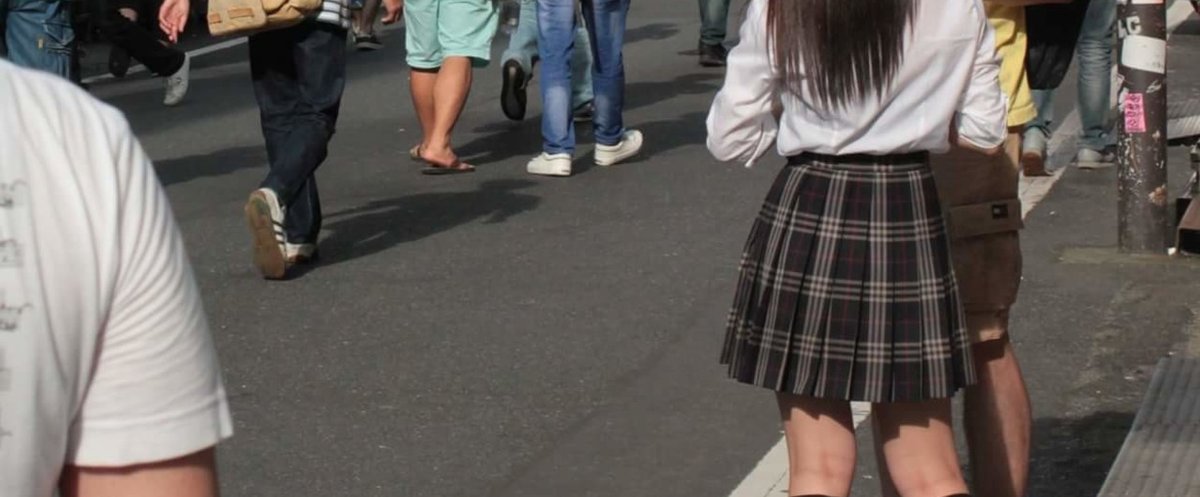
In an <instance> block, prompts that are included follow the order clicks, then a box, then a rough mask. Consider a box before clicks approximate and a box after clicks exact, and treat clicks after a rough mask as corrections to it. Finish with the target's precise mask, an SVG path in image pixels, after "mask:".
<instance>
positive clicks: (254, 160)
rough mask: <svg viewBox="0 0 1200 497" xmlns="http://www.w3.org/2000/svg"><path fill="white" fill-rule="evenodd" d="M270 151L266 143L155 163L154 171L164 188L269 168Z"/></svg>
mask: <svg viewBox="0 0 1200 497" xmlns="http://www.w3.org/2000/svg"><path fill="white" fill-rule="evenodd" d="M266 163H267V152H266V148H265V147H264V146H263V145H262V144H255V145H246V146H242V147H233V148H227V149H223V150H218V151H216V152H211V153H207V154H197V155H189V156H186V157H178V158H174V159H165V160H156V161H154V170H155V171H156V172H158V180H159V181H160V182H162V184H163V186H169V185H174V184H177V183H186V182H188V181H191V180H194V179H196V178H204V177H209V176H222V175H226V174H229V173H232V172H235V171H238V170H241V169H245V168H250V167H258V166H263V165H266Z"/></svg>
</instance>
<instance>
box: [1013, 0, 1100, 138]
mask: <svg viewBox="0 0 1200 497" xmlns="http://www.w3.org/2000/svg"><path fill="white" fill-rule="evenodd" d="M1116 20H1117V3H1116V0H1091V2H1090V3H1089V5H1088V10H1087V13H1086V14H1085V15H1084V18H1083V27H1082V29H1081V30H1080V32H1079V43H1078V44H1077V45H1076V46H1075V54H1076V60H1077V64H1078V69H1079V121H1080V124H1081V127H1082V128H1083V136H1082V137H1081V139H1080V142H1079V147H1080V148H1086V149H1090V150H1096V151H1101V150H1104V148H1105V147H1106V146H1108V145H1109V144H1110V142H1111V141H1112V140H1111V138H1110V136H1109V132H1108V131H1109V129H1108V123H1107V118H1108V110H1109V106H1110V103H1111V102H1109V92H1110V91H1111V87H1112V79H1111V77H1112V64H1113V63H1112V56H1113V53H1112V51H1113V43H1115V42H1114V41H1113V29H1114V27H1115V26H1116ZM1033 102H1034V104H1035V105H1037V108H1038V115H1037V118H1035V119H1034V120H1033V121H1032V122H1030V123H1029V124H1027V125H1026V126H1025V139H1026V140H1027V141H1029V142H1031V143H1039V141H1040V143H1045V142H1047V141H1049V139H1050V126H1051V124H1053V122H1054V91H1053V90H1034V91H1033Z"/></svg>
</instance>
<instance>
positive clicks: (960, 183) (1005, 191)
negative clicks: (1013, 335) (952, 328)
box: [931, 133, 1024, 342]
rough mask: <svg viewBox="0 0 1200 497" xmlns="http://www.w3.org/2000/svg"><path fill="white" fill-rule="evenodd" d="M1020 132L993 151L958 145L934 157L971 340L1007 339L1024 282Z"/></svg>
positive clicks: (935, 173) (1011, 135)
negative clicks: (1011, 312)
mask: <svg viewBox="0 0 1200 497" xmlns="http://www.w3.org/2000/svg"><path fill="white" fill-rule="evenodd" d="M1020 143H1021V137H1020V134H1019V133H1009V136H1008V140H1007V141H1006V142H1005V145H1004V152H1003V153H1000V154H996V155H994V156H988V155H984V154H981V153H978V152H974V151H971V150H963V149H954V150H951V151H950V152H949V153H946V154H943V155H936V156H934V157H933V158H932V161H931V162H932V166H933V175H934V179H935V181H936V182H937V189H938V196H939V197H941V201H942V212H943V214H944V215H945V218H946V227H947V229H948V233H949V235H950V254H951V257H952V258H953V260H954V273H955V276H956V277H957V279H958V286H959V291H960V292H961V295H962V302H963V307H964V308H965V310H966V314H967V328H968V332H969V333H970V335H971V339H972V341H973V342H986V341H990V340H998V339H1001V338H1004V336H1005V334H1006V333H1007V332H1008V309H1009V308H1010V307H1012V305H1013V303H1014V302H1016V300H1017V290H1018V289H1019V287H1020V285H1021V240H1020V234H1019V230H1020V229H1021V228H1022V227H1023V226H1024V224H1023V222H1022V220H1021V201H1020V198H1019V195H1018V187H1019V185H1020V174H1019V170H1020V161H1019V155H1020V149H1021V145H1020Z"/></svg>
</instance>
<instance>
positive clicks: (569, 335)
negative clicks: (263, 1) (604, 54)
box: [93, 0, 1200, 497]
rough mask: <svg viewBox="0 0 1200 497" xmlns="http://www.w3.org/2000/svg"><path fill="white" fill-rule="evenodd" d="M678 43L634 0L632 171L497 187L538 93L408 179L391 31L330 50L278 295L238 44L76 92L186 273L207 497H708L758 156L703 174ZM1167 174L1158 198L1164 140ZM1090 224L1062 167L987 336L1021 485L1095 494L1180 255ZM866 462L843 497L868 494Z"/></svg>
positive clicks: (739, 453)
mask: <svg viewBox="0 0 1200 497" xmlns="http://www.w3.org/2000/svg"><path fill="white" fill-rule="evenodd" d="M735 12H740V10H738V9H736V8H735ZM734 17H737V16H736V15H735V16H734ZM697 29H698V20H697V19H696V12H695V7H694V5H693V4H685V3H680V2H673V1H666V0H657V1H642V2H635V3H634V7H633V11H632V12H631V15H630V30H629V41H628V44H627V47H626V51H625V54H626V66H627V73H628V74H627V78H628V94H627V98H628V111H627V112H626V114H625V116H626V121H627V123H628V124H629V125H630V126H632V127H636V128H640V129H642V130H643V131H644V132H645V133H646V136H647V145H646V152H645V153H644V154H642V156H640V158H639V159H637V160H635V161H633V162H632V163H629V164H625V165H621V166H616V167H612V168H599V167H590V158H591V157H590V154H589V153H588V152H589V150H590V145H588V144H587V143H588V142H589V133H587V129H586V127H583V128H581V131H582V132H581V133H580V142H581V144H583V146H581V150H580V154H579V158H578V160H577V162H576V167H577V169H578V170H580V171H579V173H578V174H577V175H576V176H574V177H572V178H569V179H546V178H537V177H530V176H528V175H526V174H525V173H524V162H525V160H527V158H528V157H530V156H532V155H533V154H534V153H536V152H537V151H538V149H539V131H538V121H537V118H538V113H539V109H538V106H537V104H536V103H535V102H536V100H537V98H536V93H535V91H536V87H535V88H534V90H533V91H534V92H531V94H530V96H531V98H530V100H531V112H530V117H529V118H527V119H526V121H524V122H522V123H510V122H507V121H505V120H504V118H503V116H502V115H501V113H500V109H499V104H498V101H497V99H496V97H497V95H498V94H499V89H500V81H499V73H500V69H499V64H498V63H496V61H493V64H492V65H491V66H489V67H488V68H486V69H483V70H479V71H477V72H476V85H475V91H474V94H473V96H472V99H471V101H470V103H469V104H468V107H467V109H466V111H465V112H464V116H463V120H462V122H461V124H460V126H459V130H458V132H457V138H456V139H457V145H458V147H459V148H460V151H461V152H462V153H463V154H464V156H466V157H467V158H469V159H470V160H472V161H474V163H476V164H478V165H479V166H480V169H479V172H477V173H475V174H473V175H465V176H452V177H427V176H421V175H419V174H418V173H417V169H418V166H417V165H415V164H413V163H411V162H409V161H408V159H407V157H406V150H407V148H408V147H409V146H411V145H412V144H413V143H415V141H416V140H418V128H419V127H418V125H417V123H416V121H415V116H414V115H413V113H412V111H411V106H410V104H409V101H408V88H407V81H406V74H407V73H406V70H405V69H404V66H403V50H402V45H403V32H402V31H401V30H388V31H385V32H384V33H383V34H382V39H383V42H384V43H385V44H386V48H385V49H384V50H383V51H380V52H375V53H356V54H352V56H351V57H350V68H349V85H348V87H347V91H346V96H345V99H344V102H343V108H342V117H341V121H340V124H339V132H338V135H337V136H336V137H335V139H334V141H333V144H332V149H331V155H330V158H329V160H328V161H327V162H326V164H325V165H324V166H323V167H322V169H321V170H320V171H319V173H318V177H319V180H320V182H321V188H322V196H323V200H324V206H325V211H326V215H327V220H326V229H325V231H324V233H323V241H322V245H321V247H322V255H323V257H324V259H323V261H322V263H321V264H319V265H318V266H316V267H315V268H313V269H312V270H310V271H308V272H307V273H305V274H302V275H301V276H300V277H298V278H295V279H293V280H290V281H286V282H277V283H272V282H266V281H263V280H261V279H259V277H258V276H257V274H256V272H255V271H254V270H253V268H252V266H251V264H250V253H249V239H248V236H247V233H246V228H245V227H244V225H243V221H242V218H241V216H240V210H241V206H242V203H243V201H244V200H245V198H246V195H247V194H248V193H249V191H250V190H251V189H252V188H254V187H255V185H257V183H258V182H259V181H260V180H261V178H262V176H263V175H264V174H265V170H266V164H265V162H266V158H265V152H264V149H263V146H262V140H261V136H260V132H259V128H258V120H257V109H256V107H255V105H254V100H253V96H252V93H251V89H250V82H249V70H248V65H247V63H246V57H245V48H244V47H240V48H235V49H232V50H229V51H226V52H221V53H219V54H214V55H212V56H207V57H204V58H200V59H197V60H196V61H195V65H194V68H193V81H192V93H191V95H190V96H189V98H188V100H187V101H186V102H185V104H184V105H182V106H181V107H178V108H164V107H162V106H161V105H160V104H159V101H160V94H159V92H160V87H159V83H158V81H156V80H153V79H150V78H148V77H144V76H134V77H130V78H128V79H126V80H123V81H105V82H100V83H97V84H96V85H94V86H93V92H94V93H95V94H96V95H97V96H99V97H101V98H103V99H104V100H106V101H108V102H110V103H112V104H114V105H116V106H118V107H119V108H121V109H122V110H124V111H125V112H126V114H127V115H128V117H129V119H130V121H131V122H132V124H133V126H134V129H135V131H136V132H137V133H138V135H139V137H140V138H141V139H142V141H143V143H144V145H145V146H146V148H147V149H148V150H149V152H150V154H151V156H152V157H153V158H154V159H155V160H156V163H157V169H158V171H159V175H160V178H161V179H162V181H163V182H164V183H165V184H166V185H167V189H168V194H169V195H170V198H171V201H172V203H173V206H174V208H175V212H176V214H177V217H178V219H179V222H180V226H181V228H182V230H183V231H184V235H185V238H186V242H187V245H188V247H189V251H190V253H191V256H192V259H193V261H194V265H195V270H196V273H197V276H198V278H199V281H200V284H201V288H202V291H203V294H204V298H205V302H206V306H207V309H208V311H209V314H210V319H211V323H212V327H213V330H214V334H215V336H216V339H217V342H218V347H219V351H220V354H221V360H222V365H223V369H224V374H225V379H226V383H227V388H228V390H229V393H230V395H231V397H232V407H233V409H234V418H235V423H236V430H237V432H236V435H235V437H234V438H233V439H232V440H231V441H230V442H229V443H227V444H225V445H223V446H222V448H221V451H220V461H221V473H222V475H221V476H222V485H223V491H224V493H225V495H229V496H256V497H257V496H263V497H269V496H295V497H303V496H328V495H354V496H372V495H388V496H393V495H403V496H430V497H433V496H437V497H454V496H468V495H470V496H478V495H490V496H551V495H555V496H560V495H579V496H622V497H636V496H680V497H683V496H713V497H723V496H725V495H727V494H728V493H729V492H730V491H731V490H732V489H733V488H734V487H735V486H736V485H737V484H738V482H739V481H740V480H741V478H742V477H743V476H745V475H746V474H747V473H748V472H749V471H750V469H751V468H752V467H753V466H754V464H755V463H756V462H757V461H758V460H759V458H760V457H761V456H762V455H763V454H764V453H765V452H766V451H767V449H768V448H770V447H771V445H772V444H774V442H775V441H776V440H778V437H779V427H778V419H777V415H776V413H775V408H774V402H773V399H772V397H771V395H770V394H769V393H767V392H765V391H760V390H757V389H753V388H750V387H744V386H741V385H737V384H734V383H732V382H730V381H728V380H725V379H724V371H723V370H722V368H721V367H720V366H719V365H717V364H716V359H717V354H718V352H719V347H720V341H721V337H722V334H723V326H724V319H725V313H726V311H727V308H728V305H729V299H730V298H731V297H732V292H733V281H734V276H735V266H736V262H737V259H738V257H739V255H740V249H741V244H742V242H743V240H744V237H745V235H746V232H747V230H748V228H749V223H750V220H751V219H752V217H753V215H754V214H755V212H756V210H757V208H758V204H759V202H760V201H761V199H762V196H763V195H764V194H765V192H766V188H767V186H768V185H769V183H770V181H771V180H772V178H773V176H774V174H775V173H776V172H777V171H778V169H779V167H780V166H779V165H778V164H769V162H771V161H767V162H768V163H764V164H763V165H761V166H759V167H757V168H754V169H750V170H746V169H743V168H741V167H739V166H734V165H722V164H718V163H715V162H714V161H713V160H712V159H711V158H710V157H709V156H708V154H707V152H706V150H705V149H704V146H703V141H704V126H703V120H704V116H705V114H706V111H707V108H708V104H709V102H710V99H711V95H712V93H713V92H714V91H715V90H716V89H717V88H718V86H719V85H720V82H721V79H720V78H721V72H720V71H718V70H706V69H702V68H700V67H698V66H697V65H696V64H695V58H694V56H691V55H688V54H689V53H690V52H689V50H692V49H694V48H695V39H696V32H697ZM1193 41H1194V42H1195V43H1197V44H1198V45H1200V41H1195V40H1193ZM504 43H505V40H504V39H503V38H500V39H498V40H497V43H496V47H495V50H494V55H495V56H498V54H499V51H500V50H502V48H503V44H504ZM1189 78H1191V77H1190V76H1189ZM1198 81H1200V78H1191V79H1189V80H1188V82H1187V83H1186V84H1189V85H1190V84H1195V83H1196V82H1198ZM1172 84H1178V83H1176V82H1174V81H1172ZM1069 94H1070V91H1069V90H1068V91H1066V92H1065V93H1064V95H1069ZM1060 100H1068V99H1067V98H1063V99H1060ZM1068 104H1069V102H1066V103H1063V102H1060V105H1068ZM1063 114H1065V112H1064V113H1063ZM1171 159H1172V161H1171V167H1172V172H1173V177H1172V180H1173V181H1174V183H1173V185H1174V186H1173V190H1172V191H1173V192H1174V191H1176V190H1177V189H1178V188H1179V187H1181V186H1182V185H1183V180H1182V179H1180V178H1181V176H1182V175H1183V169H1184V168H1186V164H1187V163H1186V150H1184V149H1178V148H1177V149H1175V150H1173V152H1172V156H1171ZM777 162H780V163H781V162H782V161H777ZM1115 208H1116V205H1115V171H1114V170H1104V171H1098V172H1090V173H1089V172H1083V171H1077V170H1071V171H1068V172H1067V173H1066V176H1065V178H1064V179H1063V180H1062V181H1061V182H1060V183H1059V184H1058V186H1057V187H1056V188H1055V190H1054V191H1053V192H1052V193H1051V194H1050V196H1049V197H1048V198H1047V199H1046V200H1045V202H1044V203H1043V204H1042V205H1041V206H1039V207H1038V209H1037V210H1035V211H1034V212H1033V214H1032V215H1031V216H1030V218H1029V220H1028V228H1027V230H1026V231H1025V234H1024V240H1025V244H1024V250H1025V258H1026V269H1025V281H1024V286H1023V289H1022V296H1021V300H1020V303H1019V305H1018V306H1017V308H1016V309H1015V310H1014V323H1013V329H1014V338H1015V341H1016V343H1017V347H1018V353H1019V357H1020V358H1021V360H1022V362H1023V365H1024V367H1025V369H1026V374H1027V377H1028V380H1029V383H1030V387H1031V390H1032V395H1033V401H1034V406H1035V416H1036V418H1037V419H1036V427H1037V432H1036V434H1035V440H1036V447H1035V454H1034V485H1033V493H1032V495H1094V493H1095V491H1096V490H1098V489H1099V486H1100V484H1101V483H1102V481H1103V477H1104V474H1105V472H1106V471H1107V469H1108V466H1109V465H1110V464H1111V461H1112V459H1113V456H1114V455H1115V453H1116V451H1117V450H1118V448H1119V447H1120V443H1121V440H1122V439H1123V437H1124V432H1125V430H1126V429H1127V427H1128V425H1129V424H1130V422H1131V420H1132V417H1133V413H1134V412H1135V410H1136V407H1137V403H1138V401H1139V399H1140V395H1141V393H1142V392H1143V391H1144V389H1145V385H1146V382H1147V381H1148V378H1149V370H1148V367H1149V366H1150V365H1152V364H1154V362H1155V360H1156V359H1157V358H1158V357H1161V356H1162V355H1164V354H1166V353H1168V352H1169V351H1175V352H1176V353H1180V354H1196V353H1198V352H1200V343H1198V342H1197V339H1196V336H1197V335H1200V332H1198V330H1197V328H1200V325H1197V321H1196V319H1195V316H1196V312H1197V307H1200V302H1198V300H1197V299H1196V298H1195V297H1194V296H1193V295H1191V294H1190V292H1189V290H1192V289H1194V288H1195V286H1194V284H1193V281H1194V280H1195V279H1196V278H1197V277H1200V265H1197V264H1196V263H1192V262H1189V261H1174V260H1172V261H1168V260H1163V259H1152V260H1142V259H1136V260H1133V259H1128V258H1121V257H1116V256H1110V255H1109V254H1110V253H1111V250H1110V249H1111V248H1112V247H1113V246H1115V235H1116V228H1115V220H1116V214H1115ZM871 458H872V457H871V455H870V453H869V452H864V453H863V454H862V458H861V460H862V464H863V470H862V474H861V477H860V481H859V483H860V484H859V485H858V486H857V490H856V493H855V495H871V494H872V493H873V491H874V485H875V483H874V480H873V479H872V478H869V477H870V471H871V461H870V460H871Z"/></svg>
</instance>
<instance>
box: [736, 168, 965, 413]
mask: <svg viewBox="0 0 1200 497" xmlns="http://www.w3.org/2000/svg"><path fill="white" fill-rule="evenodd" d="M740 270H741V276H740V278H739V282H738V286H737V292H736V294H735V297H734V303H733V309H732V310H731V312H730V315H729V323H728V329H727V332H726V333H727V334H726V339H725V347H724V350H723V351H722V353H721V362H722V363H723V364H727V365H728V366H729V375H730V377H731V378H733V379H735V380H737V381H740V382H743V383H750V384H753V385H758V386H761V387H765V388H769V389H772V390H776V391H781V392H790V393H795V394H799V395H807V396H812V397H819V398H829V399H843V400H858V401H867V402H900V401H919V400H927V399H933V398H945V397H950V396H953V395H954V394H955V392H957V391H958V389H959V388H962V387H965V386H968V385H971V384H973V383H974V381H975V370H974V365H973V363H972V359H971V350H970V341H969V339H968V336H967V333H966V330H965V324H964V319H963V313H962V308H961V305H960V302H959V296H958V286H957V283H956V282H955V280H954V273H953V270H952V268H951V265H950V256H949V245H948V243H947V238H946V233H945V227H944V224H943V221H942V215H941V210H940V207H939V204H938V199H937V193H936V191H935V188H934V183H933V175H932V173H931V172H930V168H929V164H928V158H927V156H925V155H920V156H917V157H916V158H913V157H912V156H903V157H900V158H896V159H889V158H887V157H858V158H854V159H851V158H836V157H829V156H817V155H811V154H805V155H802V156H799V157H797V158H795V159H794V160H793V161H792V165H789V166H788V167H786V168H784V170H783V171H782V172H781V173H780V174H779V177H778V178H776V180H775V183H774V185H773V186H772V187H771V190H770V192H769V193H768V194H767V199H766V201H765V202H764V204H763V207H762V211H761V213H760V214H759V216H758V218H757V219H756V220H755V222H754V226H753V228H752V229H751V231H750V236H749V239H748V240H747V242H746V249H745V253H744V255H743V257H742V261H741V264H740Z"/></svg>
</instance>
